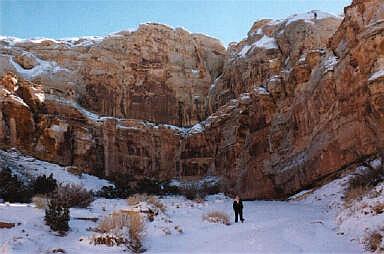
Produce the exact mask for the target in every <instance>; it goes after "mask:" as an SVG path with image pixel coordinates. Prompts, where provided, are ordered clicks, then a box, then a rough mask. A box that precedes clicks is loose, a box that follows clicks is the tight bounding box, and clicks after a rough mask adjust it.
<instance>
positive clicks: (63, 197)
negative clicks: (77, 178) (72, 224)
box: [55, 184, 93, 208]
mask: <svg viewBox="0 0 384 254" xmlns="http://www.w3.org/2000/svg"><path fill="white" fill-rule="evenodd" d="M55 192H56V193H55V196H56V197H57V199H58V200H60V202H61V203H63V204H64V205H65V206H66V207H80V208H86V207H88V206H89V205H90V204H91V202H92V201H93V195H92V193H91V192H90V191H87V190H86V189H85V188H83V187H81V186H80V185H76V184H67V185H59V186H58V187H57V190H56V191H55Z"/></svg>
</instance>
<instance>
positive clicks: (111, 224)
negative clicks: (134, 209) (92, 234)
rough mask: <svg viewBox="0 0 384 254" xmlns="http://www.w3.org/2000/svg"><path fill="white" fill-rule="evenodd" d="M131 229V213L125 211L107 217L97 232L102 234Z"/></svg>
mask: <svg viewBox="0 0 384 254" xmlns="http://www.w3.org/2000/svg"><path fill="white" fill-rule="evenodd" d="M125 227H126V228H128V227H129V213H128V212H123V211H117V212H113V213H112V214H111V215H109V216H107V217H105V218H104V219H103V220H102V221H101V222H100V223H99V225H98V227H97V231H98V232H101V233H109V232H113V231H118V230H121V229H123V228H125Z"/></svg>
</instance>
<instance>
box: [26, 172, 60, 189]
mask: <svg viewBox="0 0 384 254" xmlns="http://www.w3.org/2000/svg"><path fill="white" fill-rule="evenodd" d="M32 186H33V192H34V193H35V194H48V193H52V192H53V191H54V190H55V189H56V187H57V181H56V179H55V178H53V174H50V175H49V176H48V177H47V176H46V175H41V176H38V177H37V178H36V179H35V180H34V181H33V183H32Z"/></svg>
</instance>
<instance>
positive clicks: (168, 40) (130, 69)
mask: <svg viewBox="0 0 384 254" xmlns="http://www.w3.org/2000/svg"><path fill="white" fill-rule="evenodd" d="M3 45H4V46H0V49H2V51H4V52H5V54H4V55H3V56H2V57H1V59H2V64H1V67H0V72H1V71H2V70H3V71H13V72H15V73H17V72H18V73H19V74H20V75H21V76H23V77H24V78H27V79H29V80H31V81H36V82H42V83H44V87H45V91H46V92H47V93H50V94H54V95H58V96H60V97H67V98H72V99H74V100H75V101H77V102H78V103H80V104H81V105H82V106H83V107H85V108H86V109H88V110H91V111H93V112H96V113H98V114H100V115H105V116H114V117H119V118H132V119H145V120H149V121H154V122H160V123H167V124H173V125H180V126H188V125H193V124H195V123H197V122H199V121H201V120H203V119H205V118H206V117H207V115H206V112H205V104H206V97H207V95H208V91H209V87H210V85H211V83H212V81H213V80H214V79H215V78H216V77H217V76H218V75H220V74H221V72H222V66H223V63H224V56H225V48H224V47H223V46H222V45H221V43H220V42H219V41H218V40H216V39H213V38H211V37H208V36H205V35H200V34H190V33H188V32H187V31H185V30H183V29H181V28H176V29H172V28H170V27H167V26H165V25H160V24H145V25H140V26H139V28H138V30H137V31H134V32H120V33H116V34H112V35H110V36H107V37H104V38H88V39H78V40H72V41H71V40H66V41H65V40H63V41H53V40H45V41H42V42H40V41H39V42H33V41H24V42H23V41H22V42H13V41H9V40H8V41H7V40H4V41H3Z"/></svg>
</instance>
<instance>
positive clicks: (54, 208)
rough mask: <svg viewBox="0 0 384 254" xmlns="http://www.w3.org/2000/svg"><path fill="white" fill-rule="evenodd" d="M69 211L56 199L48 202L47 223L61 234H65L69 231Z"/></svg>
mask: <svg viewBox="0 0 384 254" xmlns="http://www.w3.org/2000/svg"><path fill="white" fill-rule="evenodd" d="M69 219H70V217H69V209H68V207H66V206H65V205H64V204H63V203H62V202H60V201H59V200H58V199H57V198H56V197H54V198H52V199H51V200H50V201H49V202H48V207H47V209H46V210H45V222H46V223H47V225H48V226H49V227H50V228H51V229H52V230H53V231H56V232H59V233H60V234H65V232H67V231H68V230H69V225H68V222H69Z"/></svg>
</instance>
